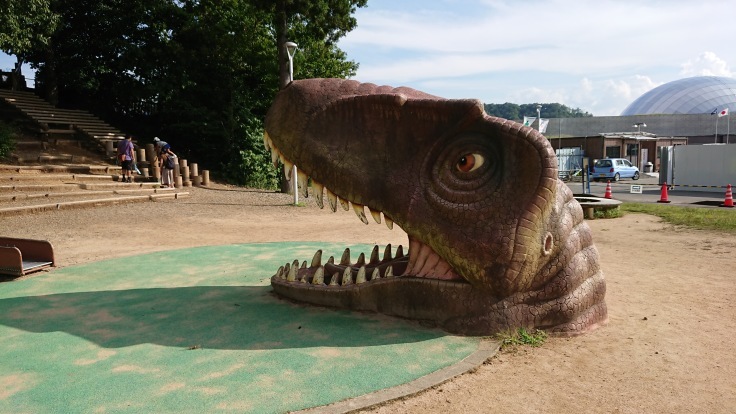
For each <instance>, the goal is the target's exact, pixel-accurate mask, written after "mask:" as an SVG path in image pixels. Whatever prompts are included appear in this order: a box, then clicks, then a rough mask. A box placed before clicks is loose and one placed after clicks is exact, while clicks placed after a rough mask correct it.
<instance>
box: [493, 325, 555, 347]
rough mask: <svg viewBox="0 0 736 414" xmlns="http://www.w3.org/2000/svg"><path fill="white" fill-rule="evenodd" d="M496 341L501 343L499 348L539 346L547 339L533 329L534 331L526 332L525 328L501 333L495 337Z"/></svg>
mask: <svg viewBox="0 0 736 414" xmlns="http://www.w3.org/2000/svg"><path fill="white" fill-rule="evenodd" d="M496 339H498V340H499V341H501V348H507V347H515V346H520V345H529V346H535V347H536V346H540V345H542V344H543V343H544V341H545V340H546V339H547V333H546V332H544V331H542V330H539V329H535V330H534V331H531V332H529V331H527V330H526V328H519V329H517V330H515V331H514V330H511V331H506V332H501V333H499V334H497V335H496Z"/></svg>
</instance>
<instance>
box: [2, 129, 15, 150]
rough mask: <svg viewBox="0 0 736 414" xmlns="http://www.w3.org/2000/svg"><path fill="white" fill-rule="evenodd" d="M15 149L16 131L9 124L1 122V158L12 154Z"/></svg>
mask: <svg viewBox="0 0 736 414" xmlns="http://www.w3.org/2000/svg"><path fill="white" fill-rule="evenodd" d="M13 149H15V131H14V130H13V128H11V127H10V126H9V125H8V124H6V123H4V122H0V158H5V157H7V156H8V155H10V152H11V151H13Z"/></svg>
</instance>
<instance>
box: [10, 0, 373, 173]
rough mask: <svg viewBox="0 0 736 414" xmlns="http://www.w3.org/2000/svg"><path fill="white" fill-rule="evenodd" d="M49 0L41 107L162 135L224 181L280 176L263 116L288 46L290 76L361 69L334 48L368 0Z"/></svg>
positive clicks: (37, 60) (38, 59) (40, 51)
mask: <svg viewBox="0 0 736 414" xmlns="http://www.w3.org/2000/svg"><path fill="white" fill-rule="evenodd" d="M0 1H7V0H0ZM11 1H15V0H11ZM33 1H41V0H33ZM46 1H50V2H51V5H50V7H51V11H52V12H56V13H58V15H59V16H60V18H59V22H58V24H57V25H56V29H55V30H54V31H53V32H52V33H51V34H50V41H49V42H48V44H47V46H46V47H37V48H34V50H33V51H31V52H30V53H29V61H30V62H31V63H32V64H33V65H35V67H37V68H38V72H37V80H38V81H39V82H40V84H42V85H43V86H44V87H45V89H46V90H48V91H49V93H48V94H47V99H49V98H50V99H51V100H53V96H55V91H58V102H59V105H60V106H64V107H73V108H86V109H91V110H92V111H93V112H94V113H95V114H96V115H98V116H100V117H102V118H103V119H105V120H107V121H108V122H110V123H112V124H113V125H116V126H118V127H119V128H121V129H123V130H124V131H126V132H129V133H132V134H133V135H134V136H135V137H136V139H138V140H139V141H141V140H143V141H145V140H146V139H151V138H152V137H153V136H159V137H161V138H162V139H165V140H166V141H168V142H169V143H171V144H172V145H173V146H174V149H175V151H176V152H177V154H179V155H181V156H184V157H190V156H191V157H193V158H195V159H197V161H198V162H200V163H202V164H203V165H207V166H208V169H211V170H212V171H213V173H214V174H219V178H223V177H225V178H227V179H229V180H231V181H235V182H238V183H241V184H251V185H253V184H257V185H266V186H269V185H271V184H264V183H268V182H272V183H273V182H276V181H275V180H276V171H275V169H274V168H273V167H272V166H271V162H270V156H269V155H268V154H267V153H266V151H265V149H264V147H263V143H262V133H263V118H264V117H265V114H266V111H267V110H268V108H269V106H270V103H271V102H272V101H273V97H274V95H275V94H276V93H277V92H278V90H279V88H280V81H279V79H280V78H281V79H282V80H283V78H284V74H285V73H286V77H288V59H286V52H285V50H284V48H283V47H282V46H283V43H284V42H285V41H286V39H290V40H293V41H296V42H297V43H299V47H300V49H299V50H300V51H299V53H298V54H297V56H296V72H297V77H299V76H301V77H348V76H352V75H354V74H355V71H356V69H357V63H355V62H351V61H348V60H347V57H346V55H345V53H344V52H343V51H341V50H340V49H339V48H338V47H337V46H336V41H337V40H338V39H339V38H340V37H342V36H344V34H345V33H347V32H348V31H349V30H352V29H353V28H354V27H355V25H356V21H355V19H354V18H353V17H352V16H351V14H352V13H353V12H354V10H355V7H356V6H357V7H360V6H363V5H365V3H366V1H365V0H322V1H317V2H310V1H306V0H299V1H296V0H278V1H276V2H273V1H271V0H268V1H267V0H83V1H80V0H46ZM284 62H286V63H287V64H286V65H285V64H284ZM284 71H286V72H284Z"/></svg>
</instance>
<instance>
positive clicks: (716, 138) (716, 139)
mask: <svg viewBox="0 0 736 414" xmlns="http://www.w3.org/2000/svg"><path fill="white" fill-rule="evenodd" d="M720 118H721V117H720V116H717V115H716V136H715V137H713V143H714V144H717V143H718V120H719V119H720Z"/></svg>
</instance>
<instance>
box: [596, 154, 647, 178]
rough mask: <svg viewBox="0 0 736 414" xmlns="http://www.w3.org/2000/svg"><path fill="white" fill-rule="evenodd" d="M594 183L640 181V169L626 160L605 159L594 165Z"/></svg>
mask: <svg viewBox="0 0 736 414" xmlns="http://www.w3.org/2000/svg"><path fill="white" fill-rule="evenodd" d="M592 176H593V181H600V180H613V181H618V180H620V179H621V178H631V179H634V180H638V179H639V169H638V168H637V167H636V166H635V165H633V164H631V163H630V162H629V160H627V159H625V158H603V159H600V160H598V161H596V162H595V164H593V175H592Z"/></svg>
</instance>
